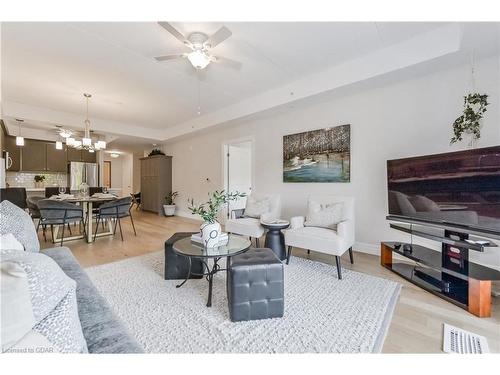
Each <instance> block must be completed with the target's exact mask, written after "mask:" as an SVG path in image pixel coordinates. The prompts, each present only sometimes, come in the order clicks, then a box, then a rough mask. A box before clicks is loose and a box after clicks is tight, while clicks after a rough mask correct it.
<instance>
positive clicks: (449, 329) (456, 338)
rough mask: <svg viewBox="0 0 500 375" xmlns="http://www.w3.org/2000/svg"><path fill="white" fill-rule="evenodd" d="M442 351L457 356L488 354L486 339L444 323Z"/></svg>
mask: <svg viewBox="0 0 500 375" xmlns="http://www.w3.org/2000/svg"><path fill="white" fill-rule="evenodd" d="M443 334H444V337H443V351H444V352H445V353H457V354H484V353H489V352H490V349H489V348H488V341H487V340H486V337H484V336H479V335H476V334H475V333H472V332H469V331H465V330H463V329H460V328H457V327H454V326H450V325H449V324H446V323H444V328H443Z"/></svg>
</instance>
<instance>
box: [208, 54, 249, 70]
mask: <svg viewBox="0 0 500 375" xmlns="http://www.w3.org/2000/svg"><path fill="white" fill-rule="evenodd" d="M214 57H215V62H216V63H217V64H221V65H225V66H227V67H229V68H233V69H236V70H240V69H241V67H242V66H243V64H242V63H241V62H239V61H236V60H233V59H228V58H227V57H222V56H214Z"/></svg>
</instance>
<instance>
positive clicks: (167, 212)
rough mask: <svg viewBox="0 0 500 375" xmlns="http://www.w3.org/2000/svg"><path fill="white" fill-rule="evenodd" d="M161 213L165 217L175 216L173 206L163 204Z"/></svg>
mask: <svg viewBox="0 0 500 375" xmlns="http://www.w3.org/2000/svg"><path fill="white" fill-rule="evenodd" d="M163 212H164V213H165V216H174V215H175V204H164V205H163Z"/></svg>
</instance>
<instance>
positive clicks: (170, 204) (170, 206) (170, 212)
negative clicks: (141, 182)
mask: <svg viewBox="0 0 500 375" xmlns="http://www.w3.org/2000/svg"><path fill="white" fill-rule="evenodd" d="M178 195H179V192H177V191H171V192H170V193H168V194H167V196H166V197H165V204H164V205H163V212H165V216H174V214H175V198H177V196H178Z"/></svg>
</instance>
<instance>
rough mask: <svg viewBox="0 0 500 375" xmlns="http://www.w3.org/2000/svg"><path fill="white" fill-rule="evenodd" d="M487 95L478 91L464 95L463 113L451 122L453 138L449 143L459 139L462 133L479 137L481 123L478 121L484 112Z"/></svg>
mask: <svg viewBox="0 0 500 375" xmlns="http://www.w3.org/2000/svg"><path fill="white" fill-rule="evenodd" d="M487 99H488V95H487V94H484V95H481V94H479V93H474V94H468V95H467V96H464V113H463V114H462V115H461V116H460V117H458V118H457V119H456V120H455V122H454V123H453V134H454V135H453V138H451V141H450V144H453V143H455V142H458V141H461V140H462V136H463V134H464V133H465V134H472V136H473V139H474V140H477V139H479V138H481V125H480V124H479V122H480V121H481V119H482V118H483V115H484V113H485V112H486V106H487V105H488V104H489V103H488V100H487Z"/></svg>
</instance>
